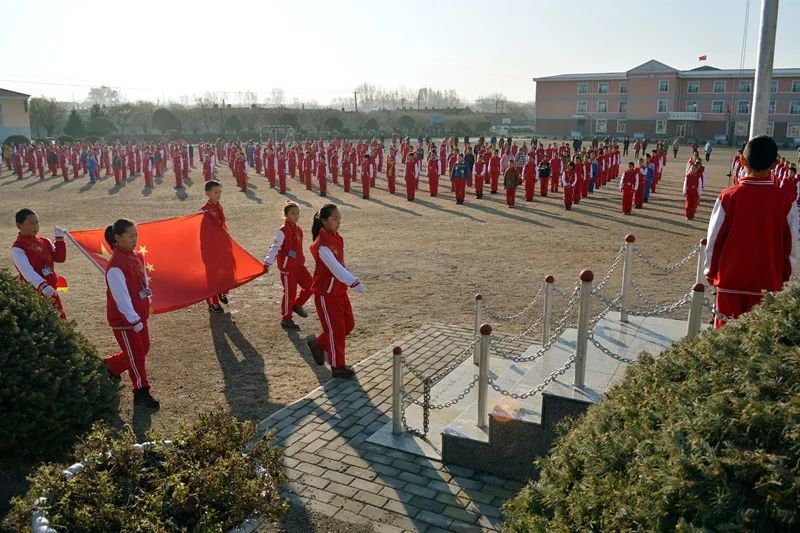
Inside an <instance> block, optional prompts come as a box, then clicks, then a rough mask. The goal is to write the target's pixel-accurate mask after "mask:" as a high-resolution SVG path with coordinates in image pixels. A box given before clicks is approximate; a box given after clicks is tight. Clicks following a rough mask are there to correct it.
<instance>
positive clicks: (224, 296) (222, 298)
mask: <svg viewBox="0 0 800 533" xmlns="http://www.w3.org/2000/svg"><path fill="white" fill-rule="evenodd" d="M217 298H219V301H220V302H222V303H224V304H225V305H228V293H227V292H223V293H221V294H220V295H218V296H217Z"/></svg>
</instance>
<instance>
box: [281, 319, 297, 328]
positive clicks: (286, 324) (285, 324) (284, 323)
mask: <svg viewBox="0 0 800 533" xmlns="http://www.w3.org/2000/svg"><path fill="white" fill-rule="evenodd" d="M281 327H282V328H283V329H300V326H298V325H297V323H295V321H294V320H292V319H291V318H284V319H283V320H281Z"/></svg>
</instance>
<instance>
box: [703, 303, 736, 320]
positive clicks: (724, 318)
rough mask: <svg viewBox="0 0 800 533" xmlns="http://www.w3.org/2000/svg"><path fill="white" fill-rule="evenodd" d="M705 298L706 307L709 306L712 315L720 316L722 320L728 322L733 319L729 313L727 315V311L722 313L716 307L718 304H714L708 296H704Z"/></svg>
mask: <svg viewBox="0 0 800 533" xmlns="http://www.w3.org/2000/svg"><path fill="white" fill-rule="evenodd" d="M703 300H704V305H705V307H706V308H707V309H708V310H709V311H711V315H712V316H713V317H714V318H719V319H720V320H722V321H723V322H727V321H728V320H730V319H731V317H729V316H728V315H726V314H725V313H722V312H720V311H718V310H717V307H716V306H715V305H714V304H713V303H712V302H711V300H709V299H708V298H703Z"/></svg>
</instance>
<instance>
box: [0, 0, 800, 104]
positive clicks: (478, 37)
mask: <svg viewBox="0 0 800 533" xmlns="http://www.w3.org/2000/svg"><path fill="white" fill-rule="evenodd" d="M747 4H748V2H747V0H702V1H700V0H673V1H671V2H666V3H665V2H663V1H658V2H653V1H650V0H614V1H612V2H598V1H596V0H594V1H589V0H569V1H567V2H556V1H552V0H551V1H540V0H527V1H526V0H504V1H503V2H492V1H478V0H459V1H451V0H438V1H430V0H402V1H396V0H393V1H384V0H371V1H360V0H353V1H347V0H341V1H330V0H320V1H317V0H314V1H311V0H307V1H301V0H289V1H286V0H284V1H280V2H275V1H272V0H263V1H261V2H230V3H227V2H219V1H216V2H212V1H206V0H192V1H191V2H188V1H183V0H160V1H153V0H137V1H136V2H108V1H103V2H100V1H90V0H70V1H63V0H59V1H53V0H26V1H25V2H19V3H16V4H14V5H13V7H12V5H11V4H9V5H7V6H6V7H5V8H4V9H3V10H2V15H1V16H2V18H0V20H2V22H3V30H2V32H0V50H2V51H3V54H2V60H1V61H0V87H2V88H6V89H10V90H14V91H19V92H24V93H28V94H32V95H34V96H39V95H45V96H51V97H55V98H57V99H59V100H66V101H82V100H84V99H85V98H86V95H87V93H88V89H89V87H93V86H99V85H108V86H111V87H113V88H116V89H118V90H119V91H120V92H121V93H122V95H123V96H124V97H125V98H126V99H127V100H129V101H135V100H138V99H146V100H152V101H157V100H162V99H165V100H167V101H176V102H179V101H180V99H181V97H184V103H187V102H186V100H185V99H187V98H188V102H193V100H194V98H195V97H200V96H202V95H203V94H204V93H205V92H207V91H211V92H227V93H229V94H230V97H229V98H230V99H233V98H234V94H235V93H237V92H245V91H254V92H256V93H258V95H259V102H263V101H265V100H266V99H267V98H268V96H269V94H270V92H271V89H272V88H275V87H278V88H281V89H282V90H283V92H284V94H285V102H291V101H292V100H293V99H294V98H297V99H298V100H300V101H316V102H317V103H319V104H321V105H327V104H328V103H330V102H331V100H332V99H334V98H350V97H352V93H353V90H354V89H355V87H356V86H358V85H359V84H361V83H363V82H368V83H370V84H373V85H377V86H381V87H385V88H399V87H406V88H410V89H413V90H416V89H417V88H419V87H432V88H434V89H455V90H456V91H458V93H459V94H460V95H461V96H462V97H463V98H465V99H466V100H474V99H476V98H478V97H480V96H483V95H487V94H490V93H496V92H500V93H503V94H504V95H505V96H506V97H508V98H509V99H511V100H516V101H529V100H533V99H534V96H535V94H534V83H533V82H532V80H531V78H533V77H537V76H547V75H554V74H565V73H578V72H619V71H625V70H628V69H630V68H633V67H634V66H636V65H639V64H641V63H644V62H645V61H648V60H650V59H657V60H659V61H661V62H663V63H666V64H668V65H670V66H673V67H675V68H678V69H690V68H694V67H697V66H700V65H701V64H703V63H700V62H698V59H697V58H698V56H700V55H703V54H706V55H707V56H708V61H707V62H706V63H705V64H707V65H711V66H714V67H718V68H739V67H740V61H741V52H742V36H743V31H744V24H745V12H747V17H748V25H749V26H748V31H747V39H746V48H745V60H744V68H754V66H755V63H756V50H757V46H758V33H759V19H760V4H761V2H760V0H750V2H749V9H746V8H747ZM798 21H800V1H799V0H783V1H782V2H781V4H780V10H779V14H778V29H777V41H776V47H775V61H774V67H776V68H780V67H800V55H798V50H800V32H799V31H797V22H798ZM792 22H794V27H792V25H791V23H792Z"/></svg>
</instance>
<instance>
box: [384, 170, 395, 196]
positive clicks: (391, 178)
mask: <svg viewBox="0 0 800 533" xmlns="http://www.w3.org/2000/svg"><path fill="white" fill-rule="evenodd" d="M386 184H387V187H388V188H389V194H394V191H395V175H394V174H392V175H389V174H387V175H386Z"/></svg>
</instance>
